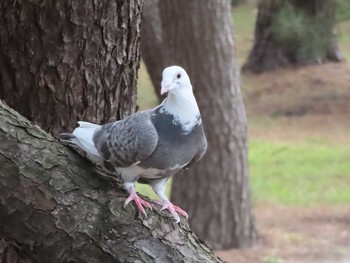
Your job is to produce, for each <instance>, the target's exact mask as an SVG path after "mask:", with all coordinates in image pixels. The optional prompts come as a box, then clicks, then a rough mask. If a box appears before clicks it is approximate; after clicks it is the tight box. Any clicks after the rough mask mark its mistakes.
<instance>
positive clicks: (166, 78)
mask: <svg viewBox="0 0 350 263" xmlns="http://www.w3.org/2000/svg"><path fill="white" fill-rule="evenodd" d="M162 77H163V79H162V83H161V87H162V89H161V91H160V94H161V95H163V94H164V93H166V92H169V93H176V92H177V91H179V90H182V89H187V90H191V91H192V85H191V81H190V78H189V77H188V75H187V73H186V71H185V70H184V69H183V68H182V67H179V66H171V67H167V68H166V69H164V70H163V75H162Z"/></svg>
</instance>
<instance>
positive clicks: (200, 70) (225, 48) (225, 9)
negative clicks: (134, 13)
mask: <svg viewBox="0 0 350 263" xmlns="http://www.w3.org/2000/svg"><path fill="white" fill-rule="evenodd" d="M159 8H160V15H161V22H162V32H163V33H162V34H163V35H162V38H161V39H162V45H160V46H161V47H162V49H163V50H165V51H166V56H165V59H166V62H167V64H168V65H171V64H176V65H181V66H183V67H184V68H185V69H186V70H187V72H188V73H189V76H190V78H191V81H192V85H193V88H194V93H195V95H196V97H197V99H198V102H199V107H200V109H201V113H202V118H203V123H204V126H205V131H206V135H207V139H208V144H209V147H208V151H207V153H206V155H205V156H204V158H203V160H202V161H201V162H200V163H199V164H198V165H195V166H194V167H191V169H189V171H188V172H186V173H185V174H184V175H175V176H174V181H173V188H172V194H171V197H172V201H174V202H175V203H178V204H180V205H181V206H183V208H184V209H185V210H187V211H188V212H189V218H190V222H191V225H192V227H193V229H195V231H196V233H198V234H199V236H201V238H203V239H205V240H206V241H208V242H209V243H210V245H211V246H213V247H215V248H217V249H225V248H231V247H244V246H249V245H251V244H252V243H253V241H254V239H255V237H256V230H255V225H254V219H253V216H252V209H251V198H250V188H249V178H248V165H247V122H246V115H245V110H244V105H243V102H242V97H241V92H240V87H239V74H238V66H237V64H236V62H235V54H234V43H233V31H232V18H231V1H229V0H226V1H223V0H221V1H202V0H193V1H187V0H178V1H172V0H162V1H159ZM145 11H146V9H145ZM147 41H152V39H150V38H148V39H147ZM164 53H165V52H163V53H162V54H164ZM144 58H145V57H144ZM155 59H156V58H154V57H153V60H155ZM145 62H146V65H147V67H148V69H149V71H150V72H151V73H152V72H153V68H150V67H149V64H148V60H147V59H146V58H145ZM151 75H152V74H151ZM154 84H156V83H154Z"/></svg>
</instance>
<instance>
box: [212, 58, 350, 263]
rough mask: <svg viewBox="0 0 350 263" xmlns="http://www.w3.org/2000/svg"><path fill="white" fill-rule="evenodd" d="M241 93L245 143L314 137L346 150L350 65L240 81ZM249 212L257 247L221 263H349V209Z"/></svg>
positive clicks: (227, 255) (225, 254)
mask: <svg viewBox="0 0 350 263" xmlns="http://www.w3.org/2000/svg"><path fill="white" fill-rule="evenodd" d="M243 91H244V94H245V104H246V108H247V112H248V120H249V119H250V120H253V121H251V123H250V125H249V136H250V137H254V138H259V137H261V138H271V139H272V138H273V139H274V140H283V141H285V140H288V141H298V140H302V139H305V138H306V137H308V136H310V135H315V136H319V137H322V138H323V139H326V140H328V141H329V142H331V143H342V144H345V145H349V150H350V65H349V64H346V63H342V64H326V65H319V66H312V67H304V68H298V69H293V70H291V69H287V70H279V71H274V72H270V73H265V74H261V75H257V76H253V75H245V76H243ZM248 123H249V121H248ZM262 123H263V124H262ZM266 123H267V124H266ZM266 127H268V128H266ZM286 127H288V129H286ZM349 161H350V160H349ZM349 174H350V171H349ZM254 212H255V217H256V223H257V227H258V232H259V240H258V242H257V243H256V245H254V246H253V247H252V248H247V249H241V250H229V251H218V252H217V254H218V255H219V256H220V257H221V258H222V259H223V260H224V261H226V262H232V263H233V262H234V263H260V262H261V263H350V204H349V205H347V206H330V205H328V206H326V205H320V206H317V207H295V206H282V205H281V206H278V205H271V204H258V205H257V207H255V209H254Z"/></svg>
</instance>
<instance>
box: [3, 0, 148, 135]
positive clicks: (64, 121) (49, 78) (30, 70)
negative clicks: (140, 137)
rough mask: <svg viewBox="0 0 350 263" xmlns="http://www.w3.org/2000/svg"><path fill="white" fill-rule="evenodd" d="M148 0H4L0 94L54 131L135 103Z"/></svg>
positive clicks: (114, 114) (109, 116)
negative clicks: (145, 1) (144, 1)
mask: <svg viewBox="0 0 350 263" xmlns="http://www.w3.org/2000/svg"><path fill="white" fill-rule="evenodd" d="M141 9H142V1H141V0H135V1H115V0H102V1H85V0H80V1H79V0H64V1H54V0H47V1H12V0H2V1H0V13H1V16H0V98H2V99H4V100H5V101H6V102H7V103H8V104H9V105H10V106H11V107H13V108H15V109H16V110H18V111H19V112H20V113H21V114H22V115H24V116H25V117H27V118H28V119H30V120H32V121H34V122H35V123H36V124H38V125H39V126H40V127H42V128H43V129H44V130H46V131H49V132H52V133H54V134H55V135H56V134H57V133H59V132H60V131H62V130H69V129H71V128H73V127H74V126H75V125H76V122H77V120H81V119H84V120H87V121H92V122H96V123H105V122H108V121H112V120H116V119H120V118H121V117H123V116H125V115H128V114H130V113H132V112H133V111H134V110H135V101H136V79H137V69H138V67H139V58H140V55H139V53H140V52H139V38H140V22H141Z"/></svg>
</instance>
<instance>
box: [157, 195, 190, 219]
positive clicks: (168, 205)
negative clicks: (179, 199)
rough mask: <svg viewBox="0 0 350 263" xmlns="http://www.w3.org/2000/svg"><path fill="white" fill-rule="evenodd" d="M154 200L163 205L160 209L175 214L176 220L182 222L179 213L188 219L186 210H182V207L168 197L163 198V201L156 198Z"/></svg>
mask: <svg viewBox="0 0 350 263" xmlns="http://www.w3.org/2000/svg"><path fill="white" fill-rule="evenodd" d="M153 202H155V203H157V204H159V205H161V206H162V208H161V209H160V211H163V210H168V211H169V212H170V214H171V215H172V216H173V218H174V219H175V220H176V223H179V222H180V217H179V215H178V213H179V214H180V215H183V216H184V217H185V218H186V219H188V214H187V213H186V212H185V211H184V210H182V209H181V208H180V207H178V206H176V205H173V204H172V203H171V202H170V201H169V200H168V199H163V200H162V201H161V202H160V201H158V200H154V201H153Z"/></svg>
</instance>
